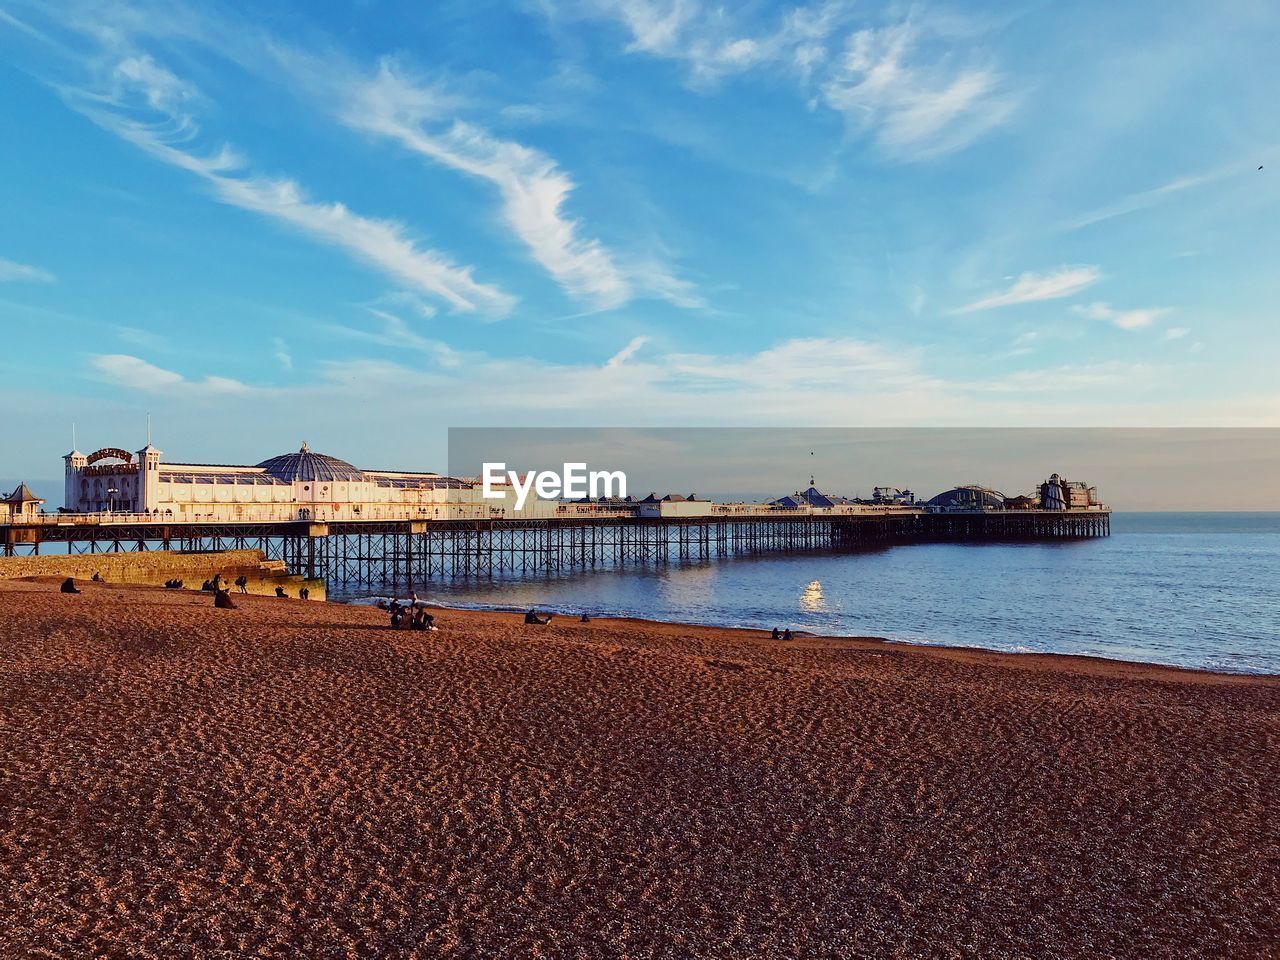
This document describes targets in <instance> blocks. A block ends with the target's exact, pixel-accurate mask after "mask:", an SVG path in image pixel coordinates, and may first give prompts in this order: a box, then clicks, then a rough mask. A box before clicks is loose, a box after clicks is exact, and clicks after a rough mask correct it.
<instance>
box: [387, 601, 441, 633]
mask: <svg viewBox="0 0 1280 960" xmlns="http://www.w3.org/2000/svg"><path fill="white" fill-rule="evenodd" d="M386 609H387V610H388V612H390V614H391V629H392V630H436V629H438V628H437V627H436V618H435V617H433V616H432V615H431V614H429V613H427V606H426V604H425V603H423V602H422V601H421V600H419V599H418V595H417V594H416V593H415V594H414V595H413V599H412V600H410V601H409V603H408V604H407V605H405V604H401V603H400V601H399V600H392V601H391V603H390V604H389V605H388V606H387V607H386Z"/></svg>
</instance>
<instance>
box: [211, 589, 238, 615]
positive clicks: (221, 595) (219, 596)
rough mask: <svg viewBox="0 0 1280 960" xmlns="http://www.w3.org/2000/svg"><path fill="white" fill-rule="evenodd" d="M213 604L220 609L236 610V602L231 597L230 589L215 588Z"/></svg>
mask: <svg viewBox="0 0 1280 960" xmlns="http://www.w3.org/2000/svg"><path fill="white" fill-rule="evenodd" d="M213 605H214V606H215V607H217V608H218V609H219V610H234V609H235V608H236V602H235V601H234V600H232V599H231V591H230V590H215V591H214V592H213Z"/></svg>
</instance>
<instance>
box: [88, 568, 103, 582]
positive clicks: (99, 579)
mask: <svg viewBox="0 0 1280 960" xmlns="http://www.w3.org/2000/svg"><path fill="white" fill-rule="evenodd" d="M90 579H91V580H93V582H94V583H102V582H103V580H102V574H100V573H99V572H98V571H97V570H95V571H93V576H92V577H91V578H90Z"/></svg>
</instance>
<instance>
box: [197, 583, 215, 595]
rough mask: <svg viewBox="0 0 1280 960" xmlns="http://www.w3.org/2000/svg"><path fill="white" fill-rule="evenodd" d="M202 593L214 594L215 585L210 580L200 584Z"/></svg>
mask: <svg viewBox="0 0 1280 960" xmlns="http://www.w3.org/2000/svg"><path fill="white" fill-rule="evenodd" d="M200 592H201V593H212V592H213V584H212V583H210V582H209V581H208V580H206V581H205V582H204V583H202V584H200Z"/></svg>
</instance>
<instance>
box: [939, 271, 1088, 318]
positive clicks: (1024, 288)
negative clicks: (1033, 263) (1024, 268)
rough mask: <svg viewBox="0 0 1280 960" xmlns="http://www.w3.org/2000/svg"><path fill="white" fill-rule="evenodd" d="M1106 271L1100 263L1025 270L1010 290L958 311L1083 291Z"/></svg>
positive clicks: (1058, 296) (1044, 298)
mask: <svg viewBox="0 0 1280 960" xmlns="http://www.w3.org/2000/svg"><path fill="white" fill-rule="evenodd" d="M1101 277H1102V272H1101V271H1100V270H1099V269H1098V268H1097V267H1096V266H1090V265H1087V264H1086V265H1083V266H1064V267H1059V268H1058V269H1057V270H1054V271H1053V272H1051V273H1024V274H1022V275H1020V276H1019V277H1018V278H1017V279H1016V280H1014V281H1013V284H1012V286H1010V287H1009V288H1008V289H1007V290H1002V291H999V292H996V293H991V294H988V295H987V296H985V297H983V298H981V299H980V300H975V301H974V302H973V303H970V304H967V305H965V306H963V307H960V308H959V309H958V310H956V311H955V312H956V313H973V312H974V311H975V310H988V309H991V308H992V307H1008V306H1013V305H1014V304H1018V303H1033V302H1035V301H1038V300H1057V299H1059V298H1060V297H1069V296H1071V295H1072V294H1075V293H1079V292H1080V291H1081V290H1084V289H1085V288H1086V287H1090V286H1092V285H1093V284H1095V283H1097V282H1098V280H1099V279H1100V278H1101Z"/></svg>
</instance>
